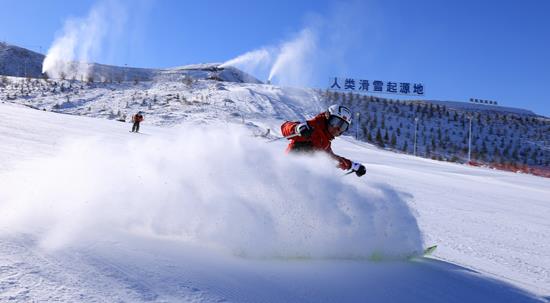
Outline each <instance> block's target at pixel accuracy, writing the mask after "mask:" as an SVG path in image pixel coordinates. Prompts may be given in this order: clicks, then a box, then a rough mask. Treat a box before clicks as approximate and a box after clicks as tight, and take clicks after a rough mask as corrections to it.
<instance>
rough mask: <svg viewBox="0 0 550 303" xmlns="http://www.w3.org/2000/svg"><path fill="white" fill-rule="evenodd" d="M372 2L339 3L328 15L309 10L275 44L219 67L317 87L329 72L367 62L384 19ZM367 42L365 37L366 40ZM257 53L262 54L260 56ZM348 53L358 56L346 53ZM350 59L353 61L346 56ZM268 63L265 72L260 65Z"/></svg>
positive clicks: (277, 80) (337, 73)
mask: <svg viewBox="0 0 550 303" xmlns="http://www.w3.org/2000/svg"><path fill="white" fill-rule="evenodd" d="M370 6H372V3H365V2H364V1H348V2H345V3H339V4H338V5H337V6H335V7H334V8H333V9H331V10H330V14H329V15H325V16H323V15H319V14H309V15H308V16H307V18H306V22H305V26H304V27H303V28H302V30H300V31H298V32H297V33H295V34H294V35H293V36H291V37H290V39H287V40H285V41H283V42H281V43H279V44H278V45H275V46H270V47H262V48H260V49H259V50H255V51H251V52H248V53H246V54H244V55H241V56H239V57H237V58H235V59H232V60H229V61H227V62H226V63H224V65H226V66H227V65H234V66H237V67H239V68H241V69H243V70H244V71H246V72H248V73H250V74H252V75H254V76H256V77H257V78H259V79H265V78H266V76H267V80H268V81H269V82H272V83H277V84H280V85H286V86H318V85H319V84H324V83H325V82H326V79H328V78H330V77H332V76H334V75H342V74H347V73H349V72H350V69H351V68H352V67H354V66H357V65H365V66H367V64H369V63H370V62H371V61H372V60H373V58H374V53H375V52H376V48H375V47H366V48H365V47H364V46H365V45H375V43H377V41H378V40H380V37H381V36H382V32H383V30H382V29H381V28H380V25H379V24H381V23H383V20H379V18H378V17H377V16H376V15H375V11H374V10H373V9H371V7H370ZM367 38H368V39H369V41H365V39H367ZM260 54H261V55H260ZM352 54H361V56H354V57H351V55H352ZM350 58H353V60H350ZM266 64H267V65H269V66H270V68H269V72H268V73H267V74H265V73H264V71H263V70H262V69H259V68H258V66H259V65H262V66H263V65H266Z"/></svg>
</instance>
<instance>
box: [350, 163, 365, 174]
mask: <svg viewBox="0 0 550 303" xmlns="http://www.w3.org/2000/svg"><path fill="white" fill-rule="evenodd" d="M351 170H352V171H354V172H355V174H356V175H357V177H361V176H363V175H364V174H365V173H366V172H367V169H366V168H365V165H363V164H361V163H357V162H352V163H351Z"/></svg>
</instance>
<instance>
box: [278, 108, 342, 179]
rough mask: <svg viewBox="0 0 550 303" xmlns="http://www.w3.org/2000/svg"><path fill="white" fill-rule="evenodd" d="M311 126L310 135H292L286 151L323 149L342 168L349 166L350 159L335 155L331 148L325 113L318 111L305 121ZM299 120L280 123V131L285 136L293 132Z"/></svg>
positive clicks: (331, 137) (330, 137)
mask: <svg viewBox="0 0 550 303" xmlns="http://www.w3.org/2000/svg"><path fill="white" fill-rule="evenodd" d="M306 122H307V124H308V125H309V126H310V127H311V128H313V132H312V134H311V136H310V137H307V138H306V137H302V136H297V137H292V138H290V139H289V140H290V143H289V144H288V147H287V149H286V150H287V152H314V151H324V152H326V153H328V154H329V155H330V156H331V157H332V158H333V159H335V160H337V161H338V167H339V168H341V169H344V170H348V169H350V168H351V161H350V160H348V159H346V158H344V157H340V156H338V155H336V154H335V153H334V152H333V151H332V148H331V142H330V141H332V140H333V139H334V137H333V136H332V135H331V134H330V133H329V132H328V120H327V118H326V115H325V113H320V114H318V115H317V116H315V117H314V118H313V119H311V120H307V121H306ZM298 124H300V122H292V121H286V122H285V123H283V124H282V125H281V133H282V134H283V136H285V137H287V136H290V135H293V134H295V131H296V126H297V125H298Z"/></svg>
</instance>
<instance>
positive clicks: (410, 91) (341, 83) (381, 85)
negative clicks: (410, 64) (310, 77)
mask: <svg viewBox="0 0 550 303" xmlns="http://www.w3.org/2000/svg"><path fill="white" fill-rule="evenodd" d="M328 89H330V90H339V91H350V92H357V93H376V94H396V95H412V96H424V94H425V88H424V84H423V83H411V82H397V81H382V80H368V79H355V78H340V77H332V78H330V82H329V87H328Z"/></svg>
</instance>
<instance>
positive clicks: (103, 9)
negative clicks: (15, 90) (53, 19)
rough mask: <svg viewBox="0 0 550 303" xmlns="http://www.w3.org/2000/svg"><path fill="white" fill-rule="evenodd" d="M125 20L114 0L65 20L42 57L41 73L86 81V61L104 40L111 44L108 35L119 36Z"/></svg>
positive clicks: (100, 47)
mask: <svg viewBox="0 0 550 303" xmlns="http://www.w3.org/2000/svg"><path fill="white" fill-rule="evenodd" d="M125 19H126V15H125V12H124V9H122V8H121V7H120V6H119V4H118V3H117V2H115V1H104V2H100V3H98V4H97V5H95V6H94V7H93V8H92V9H91V10H90V13H89V14H88V16H87V17H85V18H71V19H68V20H67V21H66V22H65V25H64V27H63V30H62V32H61V34H60V35H59V36H58V37H57V38H56V39H55V40H54V42H53V45H52V46H51V47H50V49H49V50H48V53H47V55H46V57H45V58H44V62H43V64H42V72H43V73H47V74H48V76H50V77H54V78H60V77H63V76H65V77H70V78H72V77H75V78H77V79H81V78H87V77H88V75H89V74H90V73H91V72H92V71H91V70H90V61H91V60H94V59H95V58H96V57H97V56H98V55H99V54H100V52H101V51H102V48H103V43H104V41H106V40H110V41H113V39H112V37H109V36H113V35H115V36H116V35H119V34H120V31H121V29H122V26H123V24H124V22H125Z"/></svg>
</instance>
